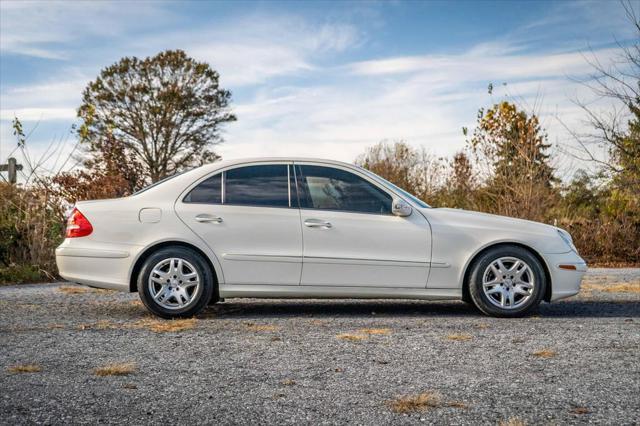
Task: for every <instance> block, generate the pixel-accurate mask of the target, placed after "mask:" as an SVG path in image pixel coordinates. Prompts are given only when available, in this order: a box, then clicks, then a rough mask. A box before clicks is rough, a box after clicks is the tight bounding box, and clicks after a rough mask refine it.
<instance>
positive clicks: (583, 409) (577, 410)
mask: <svg viewBox="0 0 640 426" xmlns="http://www.w3.org/2000/svg"><path fill="white" fill-rule="evenodd" d="M569 412H570V413H571V414H577V415H582V414H589V413H590V412H591V410H589V409H588V408H587V407H574V408H573V409H572V410H571V411H569Z"/></svg>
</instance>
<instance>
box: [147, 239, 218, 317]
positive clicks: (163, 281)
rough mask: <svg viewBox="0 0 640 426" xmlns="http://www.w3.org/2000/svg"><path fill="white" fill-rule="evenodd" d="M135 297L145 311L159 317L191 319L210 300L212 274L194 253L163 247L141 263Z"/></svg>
mask: <svg viewBox="0 0 640 426" xmlns="http://www.w3.org/2000/svg"><path fill="white" fill-rule="evenodd" d="M138 294H139V295H140V299H141V300H142V303H144V305H145V306H146V307H147V309H149V311H151V312H152V313H153V314H155V315H157V316H159V317H162V318H185V317H191V316H193V315H196V314H197V313H198V312H200V311H201V310H202V309H203V308H204V307H205V306H206V305H207V304H208V303H209V301H210V300H211V299H212V295H213V294H214V280H213V274H212V272H211V269H210V267H209V265H208V264H207V262H206V261H205V260H204V259H203V258H202V256H200V255H199V254H198V253H196V252H195V251H193V250H190V249H188V248H186V247H165V248H162V249H160V250H158V251H157V252H155V253H153V254H152V255H151V256H149V258H147V259H146V261H145V262H144V264H143V266H142V268H141V270H140V274H139V275H138Z"/></svg>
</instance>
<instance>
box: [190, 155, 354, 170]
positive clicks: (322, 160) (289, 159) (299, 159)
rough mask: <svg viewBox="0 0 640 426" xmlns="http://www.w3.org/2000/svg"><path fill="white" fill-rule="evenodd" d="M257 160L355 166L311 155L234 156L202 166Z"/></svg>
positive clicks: (208, 166) (213, 166)
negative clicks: (230, 158)
mask: <svg viewBox="0 0 640 426" xmlns="http://www.w3.org/2000/svg"><path fill="white" fill-rule="evenodd" d="M259 162H265V163H267V162H300V163H303V162H313V163H325V164H334V165H337V166H346V167H356V166H354V165H353V164H350V163H345V162H343V161H336V160H329V159H326V158H312V157H248V158H236V159H232V160H222V161H216V162H215V163H209V164H205V165H204V166H202V167H203V168H207V170H216V169H222V168H225V167H229V166H235V165H240V164H247V163H259Z"/></svg>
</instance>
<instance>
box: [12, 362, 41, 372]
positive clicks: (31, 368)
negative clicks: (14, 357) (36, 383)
mask: <svg viewBox="0 0 640 426" xmlns="http://www.w3.org/2000/svg"><path fill="white" fill-rule="evenodd" d="M7 371H8V372H9V373H38V372H40V371H42V368H40V366H39V365H36V364H22V365H12V366H11V367H9V368H7Z"/></svg>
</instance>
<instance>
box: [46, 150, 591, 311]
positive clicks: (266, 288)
mask: <svg viewBox="0 0 640 426" xmlns="http://www.w3.org/2000/svg"><path fill="white" fill-rule="evenodd" d="M56 260H57V264H58V269H59V271H60V275H61V276H62V277H64V278H65V279H67V280H69V281H74V282H78V283H82V284H86V285H89V286H93V287H101V288H108V289H115V290H122V291H127V292H135V291H137V292H138V293H139V295H140V298H141V299H142V302H143V303H144V304H145V306H146V307H147V308H148V309H149V310H150V311H151V312H153V313H154V314H156V315H158V316H160V317H163V318H173V317H188V316H192V315H194V314H197V313H198V312H199V311H201V310H202V309H203V308H204V307H205V306H206V305H207V304H211V303H215V302H217V301H219V300H223V299H226V298H233V297H264V298H399V299H400V298H402V299H425V300H431V299H434V300H435V299H462V300H464V301H467V302H472V303H473V304H475V305H476V306H477V307H478V309H480V310H481V311H482V312H484V313H486V314H489V315H494V316H504V317H513V316H520V315H523V314H525V313H527V312H529V311H530V310H531V309H533V308H535V307H537V306H538V305H539V304H540V302H541V301H542V300H545V301H547V302H551V301H555V300H559V299H562V298H565V297H569V296H572V295H574V294H576V293H578V291H579V289H580V282H581V280H582V276H583V275H584V273H585V271H586V270H587V265H586V263H585V261H584V260H583V259H582V258H580V256H579V255H578V253H577V251H576V248H575V247H574V245H573V243H572V240H571V236H570V235H569V234H568V233H567V232H565V231H563V230H562V229H559V228H556V227H553V226H549V225H545V224H542V223H536V222H530V221H526V220H520V219H512V218H507V217H501V216H494V215H489V214H483V213H477V212H470V211H464V210H456V209H446V208H431V207H429V206H428V205H427V204H425V203H424V202H423V201H421V200H419V199H418V198H416V197H415V196H413V195H411V194H409V193H407V192H406V191H404V190H402V189H401V188H398V187H397V186H395V185H393V184H391V183H390V182H388V181H386V180H384V179H383V178H381V177H379V176H377V175H375V174H373V173H371V172H369V171H367V170H364V169H362V168H360V167H357V166H353V165H351V164H345V163H340V162H336V161H329V160H317V159H295V158H286V159H282V158H264V159H251V160H237V161H226V162H219V163H214V164H210V165H205V166H202V167H199V168H197V169H194V170H191V171H189V172H186V173H183V174H180V175H176V176H173V177H171V178H168V179H166V180H164V181H161V182H159V183H156V184H154V185H151V186H149V187H147V188H146V189H144V190H142V191H140V192H138V193H136V194H134V195H132V196H130V197H126V198H120V199H112V200H99V201H84V202H79V203H77V205H76V207H75V209H74V210H73V213H72V214H71V216H70V217H69V221H68V226H67V234H66V239H65V240H64V242H63V243H62V244H61V245H60V246H59V247H58V248H57V249H56Z"/></svg>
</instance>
